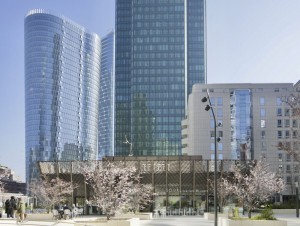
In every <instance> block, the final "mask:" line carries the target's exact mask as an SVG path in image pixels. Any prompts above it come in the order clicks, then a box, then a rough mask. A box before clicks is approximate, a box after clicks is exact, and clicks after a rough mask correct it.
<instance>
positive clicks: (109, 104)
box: [98, 32, 115, 158]
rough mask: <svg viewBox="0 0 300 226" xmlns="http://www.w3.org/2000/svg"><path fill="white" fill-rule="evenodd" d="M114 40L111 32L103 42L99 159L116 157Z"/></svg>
mask: <svg viewBox="0 0 300 226" xmlns="http://www.w3.org/2000/svg"><path fill="white" fill-rule="evenodd" d="M114 40H115V35H114V32H110V33H109V34H107V35H106V36H105V37H104V38H102V41H101V76H100V104H99V107H100V109H99V140H98V149H99V152H98V155H99V158H102V157H104V156H113V155H114V145H113V144H114V143H113V141H114V130H113V128H114V107H115V104H114V95H115V92H114V87H115V85H114V84H115V81H114V80H115V72H114V45H115V42H114Z"/></svg>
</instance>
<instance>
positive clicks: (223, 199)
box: [208, 175, 233, 211]
mask: <svg viewBox="0 0 300 226" xmlns="http://www.w3.org/2000/svg"><path fill="white" fill-rule="evenodd" d="M228 181H229V179H228V175H222V177H220V178H218V179H217V186H218V188H217V189H218V191H219V192H218V197H217V198H218V203H219V205H220V209H221V211H223V207H224V206H225V205H226V203H227V202H228V201H229V199H230V197H231V196H232V194H233V188H232V186H229V185H228ZM208 185H209V187H210V189H211V190H213V189H214V180H213V179H211V178H210V179H208Z"/></svg>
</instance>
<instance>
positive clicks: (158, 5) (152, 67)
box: [115, 0, 206, 156]
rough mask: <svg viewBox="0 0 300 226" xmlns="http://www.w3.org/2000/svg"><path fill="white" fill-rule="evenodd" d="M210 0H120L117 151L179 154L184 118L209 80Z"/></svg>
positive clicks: (117, 28) (116, 83) (117, 8)
mask: <svg viewBox="0 0 300 226" xmlns="http://www.w3.org/2000/svg"><path fill="white" fill-rule="evenodd" d="M205 18H206V15H205V0H116V55H115V59H116V60H115V65H116V68H115V76H116V78H115V79H116V80H115V92H116V97H115V98H116V100H115V103H116V106H115V108H116V115H115V117H116V121H115V155H129V154H130V150H131V148H132V152H133V155H135V156H136V155H180V154H181V120H182V119H183V118H184V116H185V110H186V108H187V98H188V95H189V94H190V93H191V91H192V86H193V84H195V83H206V47H205V46H206V32H205V28H206V19H205Z"/></svg>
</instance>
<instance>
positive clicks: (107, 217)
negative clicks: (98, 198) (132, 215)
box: [106, 213, 111, 221]
mask: <svg viewBox="0 0 300 226" xmlns="http://www.w3.org/2000/svg"><path fill="white" fill-rule="evenodd" d="M110 217H111V215H110V214H109V213H108V214H106V220H108V221H109V220H110Z"/></svg>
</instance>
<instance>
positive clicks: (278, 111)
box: [277, 108, 282, 116]
mask: <svg viewBox="0 0 300 226" xmlns="http://www.w3.org/2000/svg"><path fill="white" fill-rule="evenodd" d="M277 116H282V109H281V108H277Z"/></svg>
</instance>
